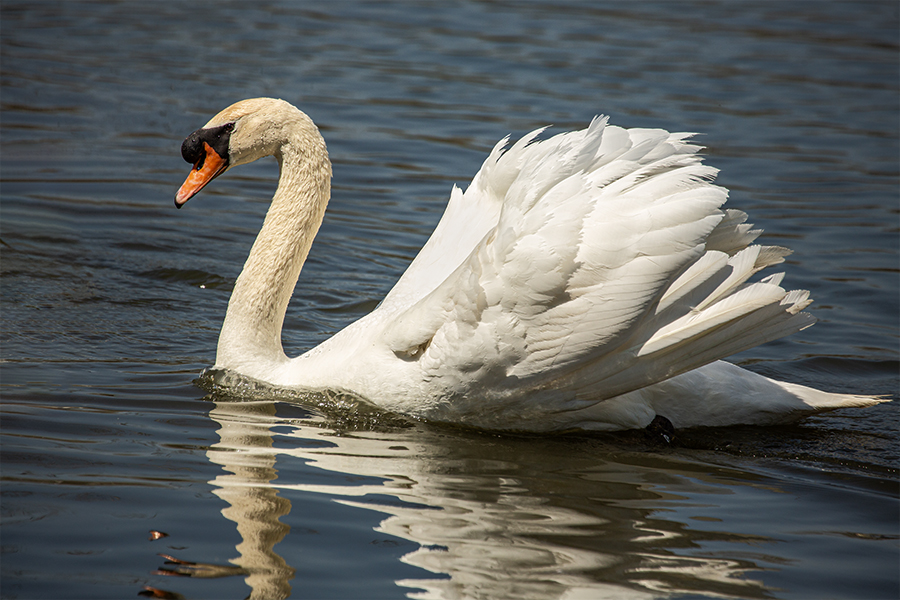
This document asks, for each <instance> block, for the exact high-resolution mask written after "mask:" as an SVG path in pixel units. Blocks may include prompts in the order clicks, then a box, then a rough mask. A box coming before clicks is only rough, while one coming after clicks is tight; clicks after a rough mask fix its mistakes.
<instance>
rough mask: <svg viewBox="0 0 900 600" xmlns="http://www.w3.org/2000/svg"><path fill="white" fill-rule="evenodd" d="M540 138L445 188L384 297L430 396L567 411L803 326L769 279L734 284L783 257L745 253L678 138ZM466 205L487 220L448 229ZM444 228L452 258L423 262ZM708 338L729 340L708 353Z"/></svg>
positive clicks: (794, 303)
mask: <svg viewBox="0 0 900 600" xmlns="http://www.w3.org/2000/svg"><path fill="white" fill-rule="evenodd" d="M539 133H540V131H537V132H533V133H532V134H530V135H529V136H526V137H525V138H523V139H522V140H520V141H519V142H517V143H516V144H515V145H513V146H512V147H511V148H509V149H508V150H507V151H506V152H505V153H501V146H500V145H498V147H496V148H495V150H494V152H493V153H492V154H491V156H490V157H489V159H488V160H487V161H486V162H485V164H484V166H483V167H482V169H481V171H480V172H479V174H478V175H477V176H476V178H475V179H474V181H473V183H472V186H470V188H469V190H467V192H466V193H465V194H461V193H458V191H455V192H454V196H453V198H452V199H451V207H449V208H448V211H447V213H446V214H445V216H444V218H443V219H442V221H441V225H440V226H439V227H438V230H437V231H436V232H435V236H438V235H439V234H440V239H437V240H436V239H435V237H434V236H433V237H432V240H430V241H429V244H428V245H426V248H425V249H423V254H424V255H425V257H424V258H423V256H422V255H421V254H420V257H419V258H417V259H416V261H415V262H414V263H413V267H411V268H414V269H415V271H414V276H410V274H409V272H408V273H407V275H405V276H404V279H401V281H400V282H399V283H398V287H399V288H400V290H399V291H398V290H397V288H395V290H394V291H392V293H391V295H389V296H388V299H387V300H386V301H385V302H388V301H389V300H390V301H391V302H393V303H394V304H393V305H392V306H393V307H394V308H395V309H396V310H397V314H396V317H395V318H394V319H392V320H391V322H390V323H389V324H388V325H387V328H386V330H385V337H384V340H385V342H386V343H387V344H388V346H389V347H390V349H391V350H392V351H393V352H394V353H395V354H396V355H397V356H399V357H401V358H403V359H405V360H408V361H418V363H419V365H420V367H421V370H422V374H423V377H426V378H428V379H430V380H440V381H442V382H443V386H442V387H443V388H444V392H445V393H450V394H451V395H452V393H453V391H454V389H458V390H460V391H461V392H462V391H464V392H466V393H467V394H469V395H471V394H473V393H477V392H478V390H479V389H480V388H481V387H482V386H483V388H484V389H490V390H491V391H490V393H491V394H492V395H493V396H496V395H497V394H506V395H508V396H510V397H512V396H515V395H517V394H520V393H522V392H527V391H528V390H529V389H538V388H546V387H551V386H552V387H554V388H556V389H560V390H561V393H564V394H565V393H568V394H569V396H570V398H571V403H570V405H566V409H575V408H580V407H582V406H583V405H584V404H585V403H590V402H596V401H599V400H602V399H604V398H609V397H612V396H615V395H617V394H621V393H624V392H627V391H630V390H633V389H637V388H640V387H644V386H646V385H649V384H652V383H655V382H657V381H660V380H662V379H664V378H667V377H671V376H673V375H675V374H677V373H680V372H684V371H686V370H689V369H692V368H695V367H698V366H701V365H702V364H705V363H707V362H710V361H712V360H716V359H718V358H722V357H724V356H727V354H723V353H722V352H727V353H728V354H730V353H733V352H734V351H736V350H734V348H739V349H744V347H749V346H752V345H756V344H758V343H762V341H768V339H774V338H775V337H780V336H781V335H787V334H788V333H791V332H792V331H795V330H796V329H797V328H802V326H805V325H806V324H808V320H806V319H805V317H799V315H796V313H797V312H798V311H799V310H800V308H802V307H803V306H805V305H806V304H805V303H808V301H807V300H806V298H805V296H803V297H802V298H800V297H799V296H790V298H789V300H788V304H787V305H785V304H784V302H785V297H786V292H785V291H784V290H783V289H781V288H780V287H778V285H777V282H775V281H773V280H770V281H769V282H759V283H756V284H746V282H747V279H748V278H749V277H750V276H751V275H752V274H754V273H755V272H756V271H758V270H759V269H760V268H763V267H765V266H768V265H769V264H775V263H777V262H780V261H781V257H782V256H783V255H784V254H785V253H786V251H784V250H783V249H779V248H768V247H758V246H755V247H751V248H747V249H746V250H744V248H745V247H746V246H747V244H748V243H750V242H752V241H753V239H754V238H755V237H756V236H757V235H758V234H759V232H758V231H756V230H751V229H750V226H749V225H745V224H744V221H745V220H746V215H744V214H743V213H741V212H740V211H727V212H725V211H722V210H721V209H720V207H721V205H722V204H723V203H724V202H725V200H726V197H727V191H726V190H725V189H724V188H721V187H718V186H715V185H712V184H711V183H710V181H711V180H712V179H713V178H714V176H715V174H716V170H715V169H712V168H710V167H707V166H704V165H703V164H702V163H701V162H700V159H699V157H698V156H697V154H696V152H697V150H698V149H699V147H698V146H696V145H692V144H690V143H688V142H687V141H686V138H687V137H689V135H688V134H670V133H668V132H666V131H662V130H649V129H631V130H625V129H621V128H618V127H613V126H609V125H607V122H606V119H603V118H598V119H595V120H594V121H593V122H592V123H591V125H590V126H589V127H588V128H587V129H585V130H582V131H576V132H570V133H564V134H560V135H557V136H554V137H552V138H550V139H547V140H543V141H540V142H532V140H533V139H534V138H535V137H536V136H537V135H538V134H539ZM504 142H505V141H504ZM504 142H501V144H502V143H504ZM470 195H471V196H470ZM467 200H468V201H469V205H468V206H469V208H468V211H469V212H468V214H469V215H471V214H475V212H478V211H480V213H481V214H482V216H485V215H487V216H489V218H488V219H487V223H484V222H482V223H478V224H476V223H473V222H472V221H471V220H468V221H457V220H456V219H466V218H467V217H466V214H467V212H466V210H465V206H466V201H467ZM454 201H455V202H456V203H457V206H456V207H454V206H453V203H454ZM476 203H477V204H478V208H477V209H474V208H472V206H474V205H475V204H476ZM451 210H453V211H456V212H455V213H454V212H451ZM445 221H446V223H445ZM442 228H443V229H442ZM451 233H457V234H460V235H461V239H462V244H461V245H460V246H458V247H457V250H456V252H458V253H459V254H460V255H459V256H453V257H451V259H450V260H448V259H447V258H446V257H445V259H444V260H443V261H441V260H438V257H437V255H436V254H434V252H435V251H436V249H437V248H438V245H440V250H441V251H442V252H443V251H446V249H447V248H453V247H454V245H453V241H452V239H450V238H449V235H448V234H451ZM432 242H434V246H433V247H432V248H429V246H431V245H432ZM426 251H427V252H426ZM462 254H465V256H462ZM432 263H440V264H441V265H443V266H442V267H441V268H442V269H443V271H441V269H437V268H436V269H435V270H434V271H432V272H431V273H429V274H428V275H427V277H426V279H427V280H428V282H429V284H433V286H432V287H430V288H428V289H427V290H426V291H425V292H424V293H423V294H422V296H421V297H419V298H416V297H415V296H416V294H415V293H413V292H412V289H413V287H414V286H413V285H412V284H413V282H414V281H415V280H418V279H419V278H420V275H421V274H422V273H424V272H425V271H427V269H428V268H430V267H429V266H428V265H430V264H432ZM404 280H406V281H404ZM420 289H421V288H420ZM401 299H402V300H403V302H400V301H399V300H401ZM782 317H783V318H782ZM795 317H798V318H795ZM781 321H790V323H789V326H787V327H782V325H783V324H782V323H781ZM742 323H751V325H750V327H743V326H741V324H742ZM773 323H774V325H773ZM782 329H784V330H785V331H784V333H782ZM717 330H723V331H724V330H730V331H731V332H732V334H733V336H734V338H735V339H731V340H724V341H723V340H721V339H719V340H718V341H717V342H716V343H715V344H712V343H711V342H712V341H713V340H714V338H715V339H718V338H720V337H721V336H718V337H716V336H714V335H713V334H714V333H715V332H716V331H717ZM760 335H762V338H766V339H762V338H761V337H760ZM726 342H727V343H726ZM748 345H749V346H748ZM500 380H504V381H505V382H506V385H501V386H498V385H497V383H498V381H500ZM480 384H482V385H480ZM498 390H501V391H498Z"/></svg>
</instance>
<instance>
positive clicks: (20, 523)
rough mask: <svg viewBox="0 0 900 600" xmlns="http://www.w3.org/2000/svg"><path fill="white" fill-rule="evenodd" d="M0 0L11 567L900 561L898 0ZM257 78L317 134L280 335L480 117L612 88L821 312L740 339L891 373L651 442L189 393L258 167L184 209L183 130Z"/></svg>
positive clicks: (477, 139)
mask: <svg viewBox="0 0 900 600" xmlns="http://www.w3.org/2000/svg"><path fill="white" fill-rule="evenodd" d="M0 28H2V29H0V73H2V81H0V84H2V88H0V101H2V114H0V150H2V161H0V186H2V187H0V192H2V205H0V239H2V244H0V246H2V262H0V265H2V280H0V293H2V312H0V325H2V331H0V336H2V337H0V358H2V365H0V366H2V369H0V384H2V387H0V392H2V421H0V426H2V434H3V435H2V446H0V450H2V464H0V467H2V485H0V498H2V521H0V523H2V528H0V546H2V555H0V569H2V579H0V596H2V597H3V598H130V597H137V595H138V593H140V592H142V591H143V592H145V593H149V592H148V590H145V589H144V586H151V587H153V588H157V589H161V590H168V591H170V592H171V593H173V594H182V595H183V596H184V597H188V598H246V597H248V596H250V597H253V598H284V597H288V596H291V597H295V598H400V597H404V596H406V595H410V596H411V597H417V598H491V599H493V598H542V599H543V598H650V597H678V598H695V597H708V596H712V597H741V598H823V597H833V598H861V599H871V598H896V597H897V596H898V593H900V590H898V579H900V575H898V560H900V548H898V545H900V542H898V533H900V531H898V479H900V475H898V469H900V454H898V443H897V439H898V428H900V416H898V413H900V410H898V402H897V392H898V377H897V374H898V314H900V308H898V296H900V289H898V288H900V279H898V235H897V233H898V161H900V150H898V131H900V117H898V92H900V82H898V78H900V58H898V57H900V52H898V4H897V3H896V2H894V1H885V2H860V1H856V0H854V1H852V2H834V1H832V2H740V3H738V2H692V3H688V2H656V3H654V2H634V3H624V2H614V3H588V2H571V3H569V2H559V1H554V2H461V3H450V2H447V3H439V2H432V3H429V2H425V3H414V2H403V3H390V2H299V1H297V2H205V1H200V2H198V1H194V2H76V1H66V2H36V1H28V2H16V1H11V0H4V1H3V3H2V4H0ZM264 95H266V96H276V97H281V98H284V99H286V100H288V101H290V102H292V103H294V104H296V105H297V106H299V107H300V108H301V109H303V110H304V111H306V112H307V113H308V114H309V115H310V116H312V118H313V119H314V120H315V121H316V122H317V123H318V125H319V126H320V128H321V130H322V133H323V135H324V136H325V139H326V141H327V143H328V146H329V151H330V154H331V157H332V159H333V161H334V175H335V178H334V193H333V199H332V202H331V204H330V207H329V212H328V214H327V216H326V219H325V223H324V225H323V227H322V229H321V232H320V234H319V237H318V239H317V241H316V244H315V245H314V247H313V251H312V254H311V256H310V260H309V262H308V263H307V265H306V267H305V268H304V271H303V274H302V276H301V279H300V282H299V284H298V287H297V291H296V294H295V297H294V299H293V300H292V302H291V305H290V308H289V311H288V316H287V319H286V322H285V346H286V349H287V350H288V353H289V354H295V353H298V352H300V351H302V350H303V349H306V348H309V347H311V346H313V345H315V344H316V343H318V342H319V341H321V340H323V339H325V338H326V337H327V336H328V335H330V334H332V333H334V332H335V331H337V330H338V329H340V328H341V327H343V326H344V325H346V324H347V323H349V322H351V321H352V320H355V319H356V318H358V317H359V316H361V315H362V314H364V313H365V312H367V311H368V310H370V309H371V308H372V307H374V305H375V304H376V303H377V302H378V300H379V299H380V298H381V297H382V296H383V295H384V293H385V292H386V291H387V290H388V289H390V287H391V285H392V284H393V282H394V281H395V280H396V279H397V278H398V277H399V275H400V273H401V272H402V270H403V269H404V267H405V265H406V264H407V263H408V262H409V260H410V259H411V258H412V257H413V256H414V255H415V253H416V251H417V249H418V248H419V247H420V246H421V244H422V243H423V242H424V240H425V239H426V238H427V235H428V233H429V232H430V231H431V229H432V228H433V227H434V225H435V223H436V222H437V220H438V218H439V216H440V213H441V210H442V208H443V205H444V202H445V201H446V198H447V197H448V195H449V190H450V187H451V185H452V184H453V183H459V184H460V185H462V186H465V185H466V184H467V183H468V181H470V179H471V177H472V175H473V174H474V173H475V172H476V171H477V169H478V168H479V166H480V164H481V162H482V160H483V159H484V157H485V156H486V154H487V152H488V151H489V149H490V148H491V146H492V145H493V144H494V143H495V142H496V141H497V140H498V139H499V138H501V137H502V136H504V135H505V134H507V133H512V134H513V136H514V137H516V136H519V135H521V134H523V133H525V132H527V131H530V130H531V129H533V128H535V127H539V126H543V125H547V124H553V125H554V126H555V127H556V128H557V129H556V131H558V130H560V129H566V128H574V127H582V126H584V125H585V124H586V123H587V122H588V121H589V119H590V118H591V117H592V116H594V115H595V114H598V113H602V114H609V115H611V117H612V119H611V120H612V122H613V123H615V124H617V125H623V126H627V127H635V126H639V127H664V128H667V129H670V130H682V131H685V130H686V131H698V132H702V133H704V136H703V137H702V138H701V142H702V143H703V144H705V145H706V146H707V148H708V150H707V151H706V154H707V156H708V161H709V162H710V163H711V164H713V165H714V166H716V167H719V168H720V169H722V173H721V176H720V179H719V181H720V182H721V183H722V184H723V185H725V186H727V187H729V188H730V189H731V190H732V195H731V200H730V201H729V205H730V206H733V207H736V208H740V209H743V210H746V211H747V212H749V213H750V215H751V220H752V221H753V222H755V223H756V224H757V225H759V226H761V227H763V228H764V229H766V232H767V233H766V235H765V237H764V238H763V240H764V241H766V242H770V243H776V244H783V245H787V246H789V247H791V248H793V249H794V250H795V254H794V255H793V256H791V257H790V258H789V260H788V262H787V264H786V271H787V279H786V282H787V283H788V284H789V286H790V287H791V288H805V289H809V290H811V292H812V297H813V298H815V299H816V303H815V304H814V305H813V306H812V309H813V311H814V314H815V315H816V316H817V317H818V318H819V319H820V322H819V323H818V324H817V325H816V326H815V327H813V328H812V329H809V330H807V331H804V332H802V333H801V334H798V335H795V336H793V337H791V338H790V339H785V340H781V341H779V342H776V343H771V344H768V345H766V346H764V347H762V348H758V349H755V350H752V351H749V352H745V353H743V354H741V355H739V356H736V357H734V359H733V360H735V361H736V362H738V363H740V364H743V365H746V366H747V367H748V368H751V369H753V370H756V371H758V372H761V373H764V374H766V375H770V376H774V377H778V378H781V379H785V380H790V381H796V382H800V383H807V384H812V385H816V386H818V387H822V388H824V389H829V390H836V391H837V390H840V391H848V392H856V393H871V394H889V395H892V396H893V397H894V401H893V402H891V403H888V404H885V405H881V406H878V407H873V408H869V409H864V410H846V411H840V412H838V413H834V414H831V415H828V416H822V417H817V418H813V419H809V420H807V421H806V422H804V423H802V424H799V425H796V426H787V427H774V428H732V429H726V430H716V431H705V432H704V431H695V432H682V434H681V435H680V436H679V438H678V440H677V442H676V444H675V445H674V446H673V447H668V448H660V447H656V446H653V445H652V444H650V443H648V442H647V441H645V440H644V439H643V438H642V437H641V436H640V435H639V434H634V435H633V434H623V435H615V436H596V435H592V436H564V437H528V436H525V437H512V436H494V435H489V434H480V433H474V432H464V431H456V430H453V429H447V428H440V427H433V426H429V425H425V424H414V425H409V424H404V423H403V422H402V421H398V422H392V421H390V420H387V421H386V420H385V419H384V417H383V416H377V415H376V416H366V415H360V414H359V413H358V412H357V411H356V409H354V408H353V407H348V408H346V409H341V408H336V409H335V408H329V409H328V410H320V409H317V408H316V404H317V403H319V404H320V403H322V399H321V398H319V399H317V398H308V399H307V400H306V401H305V404H302V403H301V404H298V403H297V402H291V401H287V400H285V399H283V398H282V399H279V398H261V399H258V400H257V401H254V402H238V401H237V399H235V398H232V397H228V396H226V395H223V394H217V393H213V392H208V391H205V390H204V389H201V388H200V387H198V386H197V385H195V384H194V381H195V379H196V378H197V376H198V374H199V373H200V372H201V370H202V369H203V368H205V367H207V366H209V365H211V364H212V362H213V360H214V357H215V343H216V338H217V335H218V328H219V325H220V324H221V321H222V318H223V315H224V311H225V306H226V302H227V299H228V295H229V292H230V288H231V285H232V284H233V282H234V280H235V278H236V277H237V275H238V273H239V271H240V268H241V265H242V263H243V260H244V258H245V257H246V254H247V252H248V250H249V247H250V244H251V243H252V241H253V238H254V237H255V235H256V232H257V230H258V228H259V226H260V224H261V222H262V218H263V215H264V212H265V209H266V203H267V201H268V199H269V198H270V197H271V194H272V192H273V191H274V188H275V177H276V169H277V167H276V165H275V163H274V161H271V160H269V161H263V162H261V163H258V164H254V165H251V166H247V167H243V168H241V169H239V170H236V171H235V172H232V173H230V174H229V175H228V176H226V177H223V178H221V179H219V180H217V181H216V182H215V183H214V184H213V185H211V186H210V187H209V188H207V190H205V191H204V193H203V194H202V195H201V196H199V197H198V198H196V199H194V200H192V201H191V203H190V204H189V205H188V206H187V207H186V208H185V209H184V210H181V211H176V210H175V209H174V206H173V204H172V197H173V195H174V192H175V190H176V189H177V188H178V186H179V185H180V184H181V182H182V181H183V179H184V177H185V176H186V174H187V169H188V166H187V165H186V164H185V163H183V162H182V160H181V157H180V153H179V147H180V143H181V140H182V139H183V138H184V136H185V135H187V134H188V133H190V132H191V131H193V130H194V129H196V128H197V127H199V126H201V125H203V124H204V123H205V122H206V121H207V120H208V119H209V118H210V117H211V116H212V115H213V114H215V113H216V112H218V111H219V110H221V109H222V108H224V107H225V106H227V105H229V104H231V103H232V102H234V101H236V100H239V99H243V98H248V97H255V96H264ZM334 404H338V405H339V404H340V402H337V403H335V402H331V405H334ZM150 530H159V531H163V532H166V533H168V534H169V536H168V537H165V538H163V539H160V540H157V541H150V540H148V537H149V533H148V532H149V531H150ZM160 554H163V555H166V556H168V557H172V558H174V559H178V560H181V561H188V562H190V563H194V564H178V563H177V561H175V560H168V559H167V558H166V557H164V556H160ZM167 560H168V563H167ZM176 574H181V575H183V576H182V577H179V576H176ZM172 597H179V596H172Z"/></svg>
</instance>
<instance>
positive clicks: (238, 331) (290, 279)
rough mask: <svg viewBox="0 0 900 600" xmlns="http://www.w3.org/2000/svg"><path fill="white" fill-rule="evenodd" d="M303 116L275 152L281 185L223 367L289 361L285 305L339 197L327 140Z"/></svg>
mask: <svg viewBox="0 0 900 600" xmlns="http://www.w3.org/2000/svg"><path fill="white" fill-rule="evenodd" d="M298 112H299V111H298ZM300 114H301V115H302V113H300ZM302 117H303V118H304V122H301V123H300V125H302V126H300V127H294V128H293V129H291V128H288V127H284V128H283V129H282V130H283V131H284V130H287V131H288V135H287V136H286V139H285V140H284V142H283V143H282V144H281V146H280V147H279V148H278V149H277V150H275V151H274V153H273V154H274V156H275V158H276V159H277V160H278V164H279V179H278V189H277V190H276V191H275V195H274V197H273V198H272V204H271V206H270V207H269V210H268V212H267V214H266V218H265V221H264V222H263V226H262V229H261V230H260V232H259V235H258V236H257V238H256V241H255V242H254V244H253V248H252V249H251V250H250V255H249V256H248V258H247V261H246V263H245V264H244V269H243V271H242V272H241V274H240V276H239V277H238V279H237V281H236V282H235V286H234V291H233V292H232V295H231V299H230V301H229V303H228V312H227V314H226V316H225V322H224V324H223V325H222V331H221V334H220V335H219V344H218V350H217V356H216V365H217V366H219V367H224V368H229V369H233V370H237V371H240V372H242V373H244V374H246V375H250V376H251V377H254V376H255V377H258V378H265V377H266V374H267V373H269V372H270V371H271V369H272V368H275V367H277V366H278V365H280V364H281V363H283V362H284V361H286V360H287V357H286V356H285V354H284V350H283V348H282V344H281V328H282V325H283V323H284V315H285V311H286V310H287V306H288V302H289V300H290V298H291V295H292V293H293V291H294V287H295V286H296V284H297V279H298V277H299V275H300V270H301V268H302V267H303V263H304V262H305V261H306V257H307V255H308V254H309V249H310V246H311V245H312V242H313V238H315V235H316V232H317V231H318V229H319V226H320V225H321V223H322V218H323V217H324V213H325V208H326V206H327V204H328V199H329V197H330V195H331V163H330V161H329V160H328V152H327V150H326V148H325V141H324V140H323V139H322V136H321V135H320V134H319V132H318V130H317V129H316V127H315V125H313V123H312V121H311V120H309V118H308V117H306V116H305V115H302Z"/></svg>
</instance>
